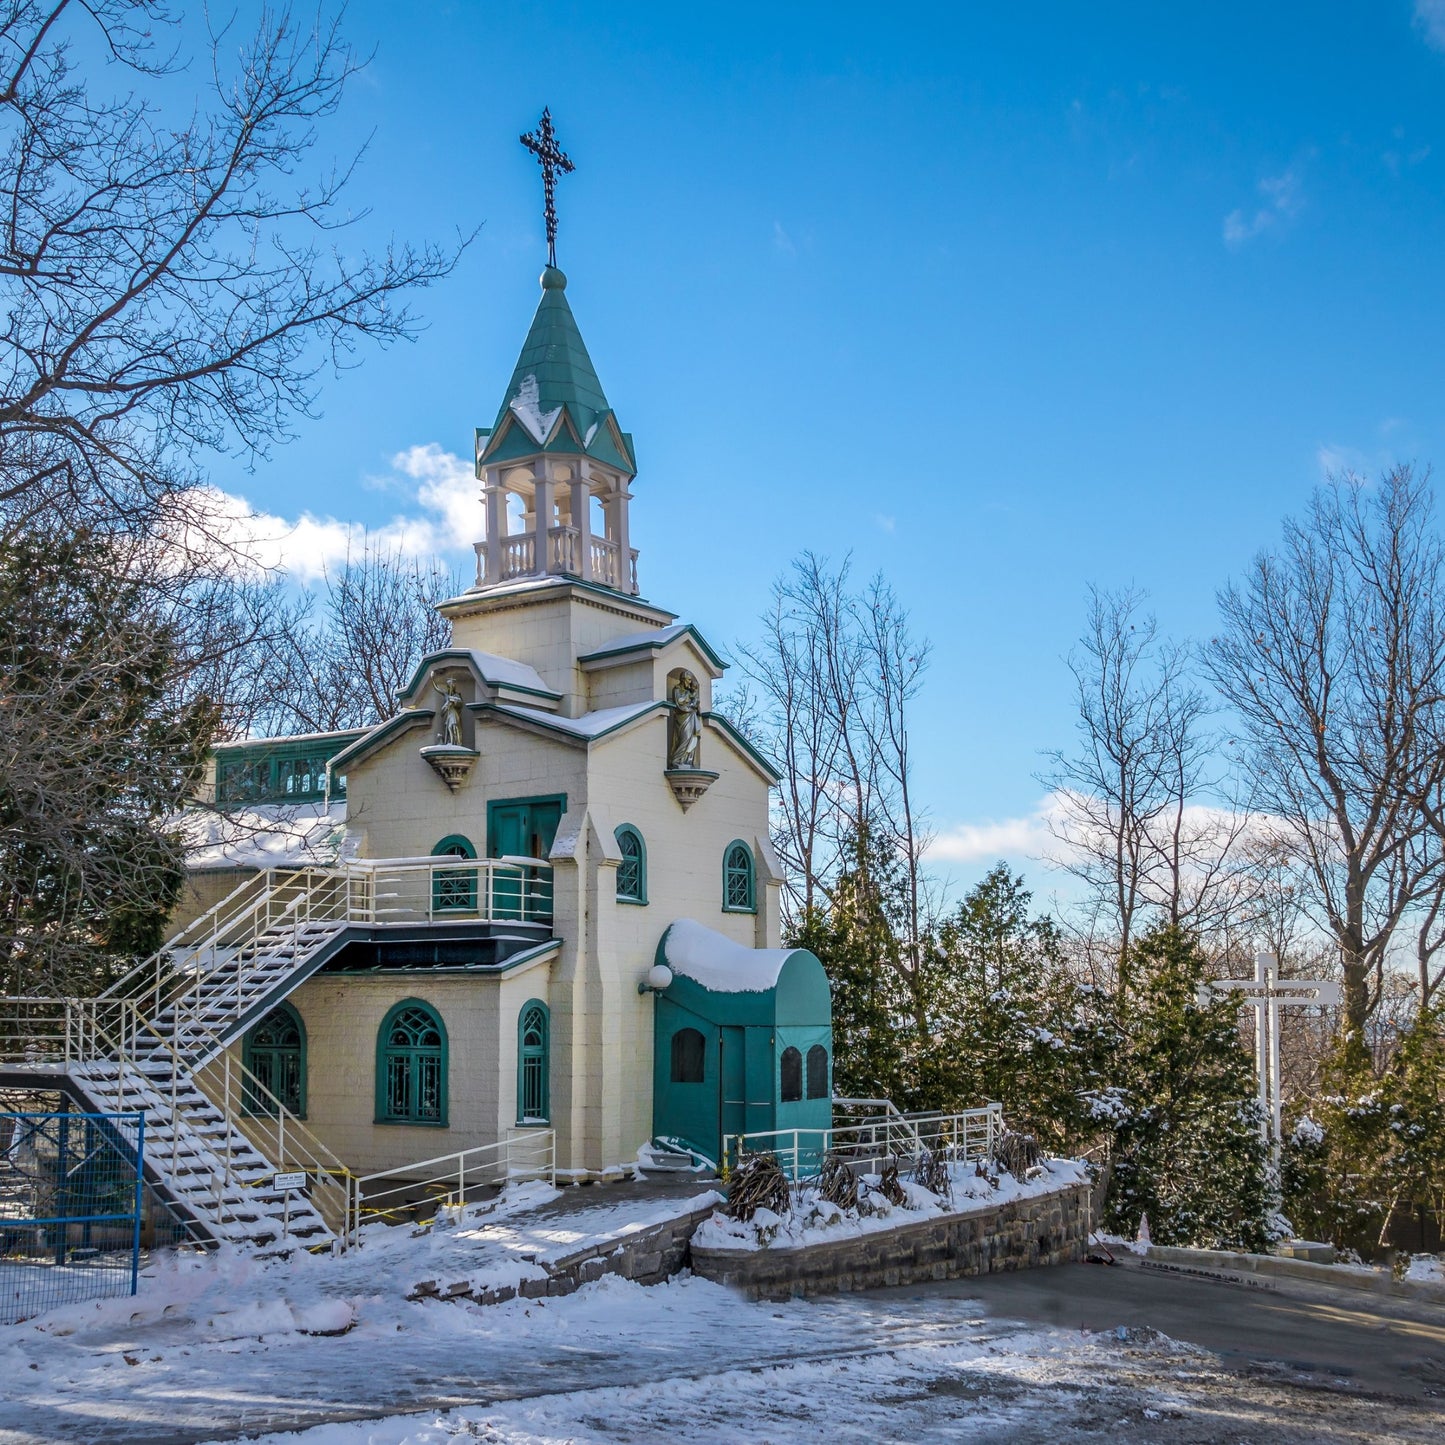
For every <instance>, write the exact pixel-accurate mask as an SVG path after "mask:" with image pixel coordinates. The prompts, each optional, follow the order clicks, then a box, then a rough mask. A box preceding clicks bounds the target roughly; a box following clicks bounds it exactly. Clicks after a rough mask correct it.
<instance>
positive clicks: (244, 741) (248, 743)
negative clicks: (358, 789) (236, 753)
mask: <svg viewBox="0 0 1445 1445" xmlns="http://www.w3.org/2000/svg"><path fill="white" fill-rule="evenodd" d="M365 732H366V729H365V728H337V729H335V730H333V731H332V732H327V733H277V734H275V735H274V736H272V735H271V734H269V733H268V734H266V735H264V736H257V737H245V738H228V739H227V740H226V741H225V742H222V743H217V744H216V745H215V747H214V748H213V749H212V751H214V752H222V751H223V750H224V749H226V748H253V747H255V746H256V745H257V744H258V743H310V742H325V741H327V740H328V739H330V738H359V737H361V736H363V735H364V734H365Z"/></svg>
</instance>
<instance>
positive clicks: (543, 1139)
mask: <svg viewBox="0 0 1445 1445" xmlns="http://www.w3.org/2000/svg"><path fill="white" fill-rule="evenodd" d="M514 1155H516V1156H523V1158H522V1165H523V1167H520V1168H519V1167H518V1163H517V1160H516V1159H515V1158H514ZM539 1155H540V1157H539ZM427 1171H430V1172H427ZM469 1174H482V1175H486V1174H490V1175H491V1176H493V1177H480V1178H473V1180H472V1182H470V1183H468V1175H469ZM542 1177H545V1178H546V1179H547V1181H548V1182H549V1183H550V1184H553V1185H555V1184H556V1183H557V1134H556V1131H555V1130H553V1129H526V1130H522V1129H509V1130H508V1132H507V1135H506V1137H505V1138H502V1139H498V1140H497V1141H496V1142H495V1143H492V1144H479V1145H476V1146H474V1147H473V1148H470V1149H458V1150H457V1151H456V1152H455V1153H452V1154H439V1155H437V1156H436V1157H435V1158H434V1159H420V1160H418V1161H417V1162H416V1163H414V1164H402V1165H399V1166H397V1167H396V1168H393V1169H378V1170H377V1171H376V1172H375V1173H372V1174H353V1175H352V1176H351V1190H352V1195H351V1198H352V1205H351V1217H352V1220H353V1221H354V1224H355V1226H356V1227H357V1228H359V1227H360V1226H361V1225H363V1224H368V1223H371V1222H373V1221H379V1220H385V1219H387V1218H388V1217H389V1216H393V1215H395V1214H397V1213H398V1212H400V1211H401V1210H403V1209H409V1208H411V1207H412V1204H413V1202H414V1201H415V1200H416V1199H417V1198H418V1196H422V1197H429V1198H431V1199H433V1200H435V1201H436V1202H437V1204H438V1205H439V1206H443V1207H445V1206H457V1205H461V1204H464V1203H465V1202H466V1198H467V1190H468V1189H471V1190H479V1189H484V1188H488V1187H490V1186H492V1185H494V1184H497V1183H499V1182H501V1183H505V1182H506V1181H507V1180H508V1179H525V1178H542ZM383 1179H395V1180H398V1181H399V1182H398V1183H396V1184H394V1185H392V1186H391V1187H390V1188H386V1189H379V1190H378V1189H368V1187H367V1186H368V1185H373V1184H375V1183H376V1182H377V1181H378V1180H383ZM453 1186H455V1187H453ZM442 1190H445V1191H446V1192H445V1194H442V1193H441V1191H442ZM382 1200H391V1201H393V1202H392V1203H390V1204H383V1203H382V1202H381V1201H382Z"/></svg>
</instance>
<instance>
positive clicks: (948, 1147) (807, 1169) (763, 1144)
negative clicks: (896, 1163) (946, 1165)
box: [722, 1099, 1003, 1182]
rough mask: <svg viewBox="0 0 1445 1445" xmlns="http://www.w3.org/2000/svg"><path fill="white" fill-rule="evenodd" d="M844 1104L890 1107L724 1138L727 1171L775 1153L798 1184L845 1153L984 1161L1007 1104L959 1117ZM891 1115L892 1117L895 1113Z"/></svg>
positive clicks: (865, 1158) (866, 1158) (866, 1157)
mask: <svg viewBox="0 0 1445 1445" xmlns="http://www.w3.org/2000/svg"><path fill="white" fill-rule="evenodd" d="M837 1102H839V1103H840V1104H854V1105H861V1104H873V1105H886V1106H887V1107H886V1109H883V1110H882V1111H881V1112H880V1113H879V1114H878V1115H877V1116H876V1117H874V1118H864V1119H859V1120H857V1121H855V1122H851V1123H843V1124H837V1123H835V1124H834V1125H832V1126H831V1127H830V1128H827V1129H765V1130H759V1131H756V1132H754V1133H749V1134H727V1135H724V1136H723V1151H722V1152H723V1160H722V1162H723V1166H724V1168H726V1169H729V1170H731V1169H736V1168H737V1167H738V1166H739V1165H740V1164H742V1163H744V1162H745V1161H746V1160H747V1159H748V1157H749V1156H751V1155H757V1154H771V1155H773V1156H774V1157H775V1158H776V1159H777V1160H778V1162H779V1163H780V1164H781V1165H782V1166H783V1169H784V1171H785V1172H786V1173H787V1175H788V1177H789V1178H790V1179H792V1180H793V1181H794V1182H797V1181H798V1180H800V1179H809V1178H812V1177H813V1176H814V1175H816V1174H817V1173H818V1172H819V1170H821V1169H822V1167H823V1161H824V1160H825V1159H826V1158H827V1157H828V1155H829V1154H841V1155H843V1156H844V1157H845V1158H848V1159H851V1160H853V1161H854V1162H856V1163H861V1164H867V1163H869V1162H874V1161H876V1162H877V1164H878V1165H879V1167H880V1168H881V1167H882V1165H883V1164H884V1163H886V1162H887V1161H888V1160H889V1159H896V1160H907V1159H912V1158H915V1157H916V1156H917V1155H918V1154H920V1153H922V1152H923V1150H925V1149H927V1150H929V1151H931V1152H933V1153H942V1154H944V1155H946V1156H947V1157H948V1158H950V1159H955V1160H960V1161H962V1160H967V1159H983V1158H986V1157H987V1156H988V1155H989V1154H991V1153H992V1152H993V1147H994V1143H995V1141H996V1140H997V1139H998V1137H999V1135H1000V1134H1001V1133H1002V1132H1003V1105H1002V1104H996V1103H990V1104H986V1105H985V1106H984V1107H983V1108H981V1109H965V1110H963V1111H962V1112H961V1113H957V1114H943V1113H937V1114H927V1113H923V1114H901V1113H899V1112H898V1110H897V1109H895V1108H894V1107H893V1105H892V1104H889V1103H888V1101H887V1100H879V1099H868V1100H859V1099H849V1100H838V1101H837ZM890 1111H891V1112H890Z"/></svg>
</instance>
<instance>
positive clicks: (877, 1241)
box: [691, 1184, 1092, 1299]
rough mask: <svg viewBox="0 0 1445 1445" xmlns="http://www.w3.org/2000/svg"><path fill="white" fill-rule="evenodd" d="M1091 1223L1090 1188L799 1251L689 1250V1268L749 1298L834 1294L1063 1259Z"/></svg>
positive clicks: (1075, 1252) (1075, 1251)
mask: <svg viewBox="0 0 1445 1445" xmlns="http://www.w3.org/2000/svg"><path fill="white" fill-rule="evenodd" d="M1091 1225H1092V1219H1091V1216H1090V1206H1089V1188H1088V1186H1087V1185H1083V1184H1076V1185H1071V1186H1069V1187H1068V1188H1067V1189H1060V1190H1057V1191H1055V1192H1053V1193H1051V1194H1039V1195H1035V1196H1034V1197H1033V1198H1031V1199H1019V1200H1015V1201H1014V1202H1013V1203H1010V1204H1002V1205H999V1206H997V1207H996V1208H994V1209H983V1210H979V1211H977V1212H976V1213H970V1214H947V1215H942V1216H940V1217H938V1218H934V1219H923V1220H919V1222H918V1223H916V1224H904V1225H900V1226H899V1227H898V1228H897V1229H886V1230H878V1231H876V1232H874V1233H871V1234H862V1235H855V1236H853V1237H851V1238H849V1239H841V1240H837V1241H828V1242H825V1243H822V1244H810V1245H806V1246H803V1247H802V1248H797V1249H788V1248H784V1249H753V1250H741V1249H703V1248H700V1247H698V1246H696V1245H695V1246H694V1247H693V1249H692V1252H691V1253H692V1269H693V1273H694V1274H697V1275H700V1276H701V1277H702V1278H703V1279H711V1280H716V1281H717V1283H719V1284H726V1285H732V1286H733V1287H735V1288H737V1289H741V1290H743V1291H744V1292H745V1293H746V1294H747V1295H748V1296H749V1298H751V1299H787V1298H791V1297H796V1296H800V1295H814V1294H836V1293H839V1292H847V1291H850V1290H858V1289H877V1288H879V1287H880V1286H883V1285H897V1284H916V1283H918V1282H919V1281H921V1280H932V1279H958V1278H960V1277H963V1276H967V1275H975V1274H995V1273H998V1272H999V1271H1001V1270H1011V1269H1032V1268H1034V1267H1035V1266H1037V1265H1045V1264H1066V1263H1069V1262H1070V1261H1073V1260H1080V1259H1082V1258H1083V1257H1084V1249H1085V1245H1086V1243H1087V1240H1088V1237H1089V1229H1090V1227H1091Z"/></svg>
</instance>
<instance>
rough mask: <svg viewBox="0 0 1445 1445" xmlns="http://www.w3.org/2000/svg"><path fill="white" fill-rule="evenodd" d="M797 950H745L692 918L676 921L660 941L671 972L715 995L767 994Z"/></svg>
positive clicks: (745, 947)
mask: <svg viewBox="0 0 1445 1445" xmlns="http://www.w3.org/2000/svg"><path fill="white" fill-rule="evenodd" d="M802 951H803V950H801V949H797V948H748V947H747V946H746V945H745V944H741V943H734V942H733V941H732V939H730V938H727V937H725V936H724V935H723V934H721V933H716V932H714V931H713V930H712V929H711V928H706V927H704V926H703V925H702V924H701V923H695V922H694V921H693V920H692V919H691V918H679V919H678V920H677V922H676V923H674V924H673V925H672V926H671V927H670V928H669V929H668V930H667V932H666V933H665V934H664V935H663V938H662V956H663V957H664V958H665V959H666V960H667V965H668V967H669V968H671V969H672V971H673V972H674V973H680V974H681V975H682V976H683V977H684V978H690V979H691V980H692V981H693V982H694V983H700V984H701V985H702V986H703V987H704V988H710V989H712V991H713V992H714V993H766V992H767V991H768V989H770V988H776V987H777V985H778V975H779V974H781V973H782V971H783V965H784V964H785V963H786V962H787V961H788V960H789V959H790V958H791V957H792V956H793V955H794V954H795V953H801V952H802Z"/></svg>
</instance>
